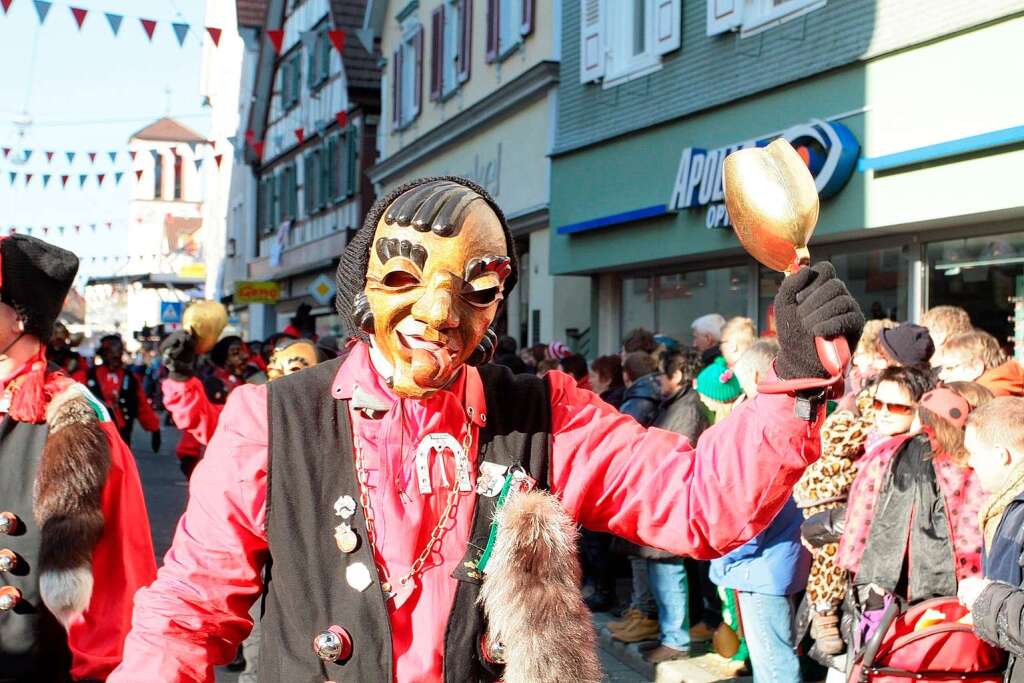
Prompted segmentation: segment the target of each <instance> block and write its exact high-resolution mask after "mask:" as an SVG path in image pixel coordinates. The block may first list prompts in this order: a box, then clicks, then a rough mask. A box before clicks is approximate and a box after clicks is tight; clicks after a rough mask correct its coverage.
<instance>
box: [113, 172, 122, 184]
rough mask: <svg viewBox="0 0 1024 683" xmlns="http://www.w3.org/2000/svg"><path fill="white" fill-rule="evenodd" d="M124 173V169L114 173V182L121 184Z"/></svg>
mask: <svg viewBox="0 0 1024 683" xmlns="http://www.w3.org/2000/svg"><path fill="white" fill-rule="evenodd" d="M123 175H124V172H123V171H118V172H117V173H115V174H114V184H115V185H120V184H121V176H123Z"/></svg>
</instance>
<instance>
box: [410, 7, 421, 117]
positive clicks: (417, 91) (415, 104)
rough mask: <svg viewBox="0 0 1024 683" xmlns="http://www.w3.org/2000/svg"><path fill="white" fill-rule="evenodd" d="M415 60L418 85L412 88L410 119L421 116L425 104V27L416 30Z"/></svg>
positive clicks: (413, 45) (413, 44)
mask: <svg viewBox="0 0 1024 683" xmlns="http://www.w3.org/2000/svg"><path fill="white" fill-rule="evenodd" d="M412 49H413V58H414V59H415V60H416V68H415V69H414V70H413V71H414V73H415V78H416V83H414V84H413V88H412V112H411V116H410V119H414V118H416V117H417V116H419V115H420V105H421V104H422V102H423V27H422V26H420V27H418V28H417V29H416V33H415V34H414V35H413V37H412Z"/></svg>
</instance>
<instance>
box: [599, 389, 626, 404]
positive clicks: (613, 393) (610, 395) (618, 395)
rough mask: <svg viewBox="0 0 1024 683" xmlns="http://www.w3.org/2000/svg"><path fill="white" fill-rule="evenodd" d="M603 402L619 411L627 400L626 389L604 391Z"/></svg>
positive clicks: (602, 393)
mask: <svg viewBox="0 0 1024 683" xmlns="http://www.w3.org/2000/svg"><path fill="white" fill-rule="evenodd" d="M601 400H602V401H604V402H605V403H607V404H608V405H610V406H611V407H612V408H615V409H616V410H618V409H619V408H620V407H622V402H623V401H624V400H626V387H623V386H618V387H613V388H611V389H607V390H605V391H602V392H601Z"/></svg>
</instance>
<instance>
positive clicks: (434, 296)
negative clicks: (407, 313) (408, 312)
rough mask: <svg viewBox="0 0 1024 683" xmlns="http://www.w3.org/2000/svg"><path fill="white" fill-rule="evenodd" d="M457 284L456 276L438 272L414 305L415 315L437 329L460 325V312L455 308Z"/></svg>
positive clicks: (413, 312)
mask: <svg viewBox="0 0 1024 683" xmlns="http://www.w3.org/2000/svg"><path fill="white" fill-rule="evenodd" d="M455 286H456V285H455V278H454V276H452V275H450V274H449V275H445V274H442V273H438V274H436V275H435V276H434V277H433V278H432V279H431V281H430V284H429V285H428V286H427V290H426V292H425V293H424V294H423V296H422V297H421V298H420V300H419V301H417V302H416V305H414V306H413V307H412V315H413V317H414V318H416V319H417V320H419V321H420V322H422V323H424V324H426V325H428V326H429V327H432V328H434V329H435V330H448V329H451V328H453V327H458V326H459V314H458V313H457V312H456V310H455Z"/></svg>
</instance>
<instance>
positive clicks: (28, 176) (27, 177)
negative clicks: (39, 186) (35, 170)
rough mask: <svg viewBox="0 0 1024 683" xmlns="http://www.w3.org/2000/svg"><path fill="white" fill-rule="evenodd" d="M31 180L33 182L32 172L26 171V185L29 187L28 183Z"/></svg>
mask: <svg viewBox="0 0 1024 683" xmlns="http://www.w3.org/2000/svg"><path fill="white" fill-rule="evenodd" d="M30 182H32V174H31V173H26V174H25V187H28V184H29V183H30Z"/></svg>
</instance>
